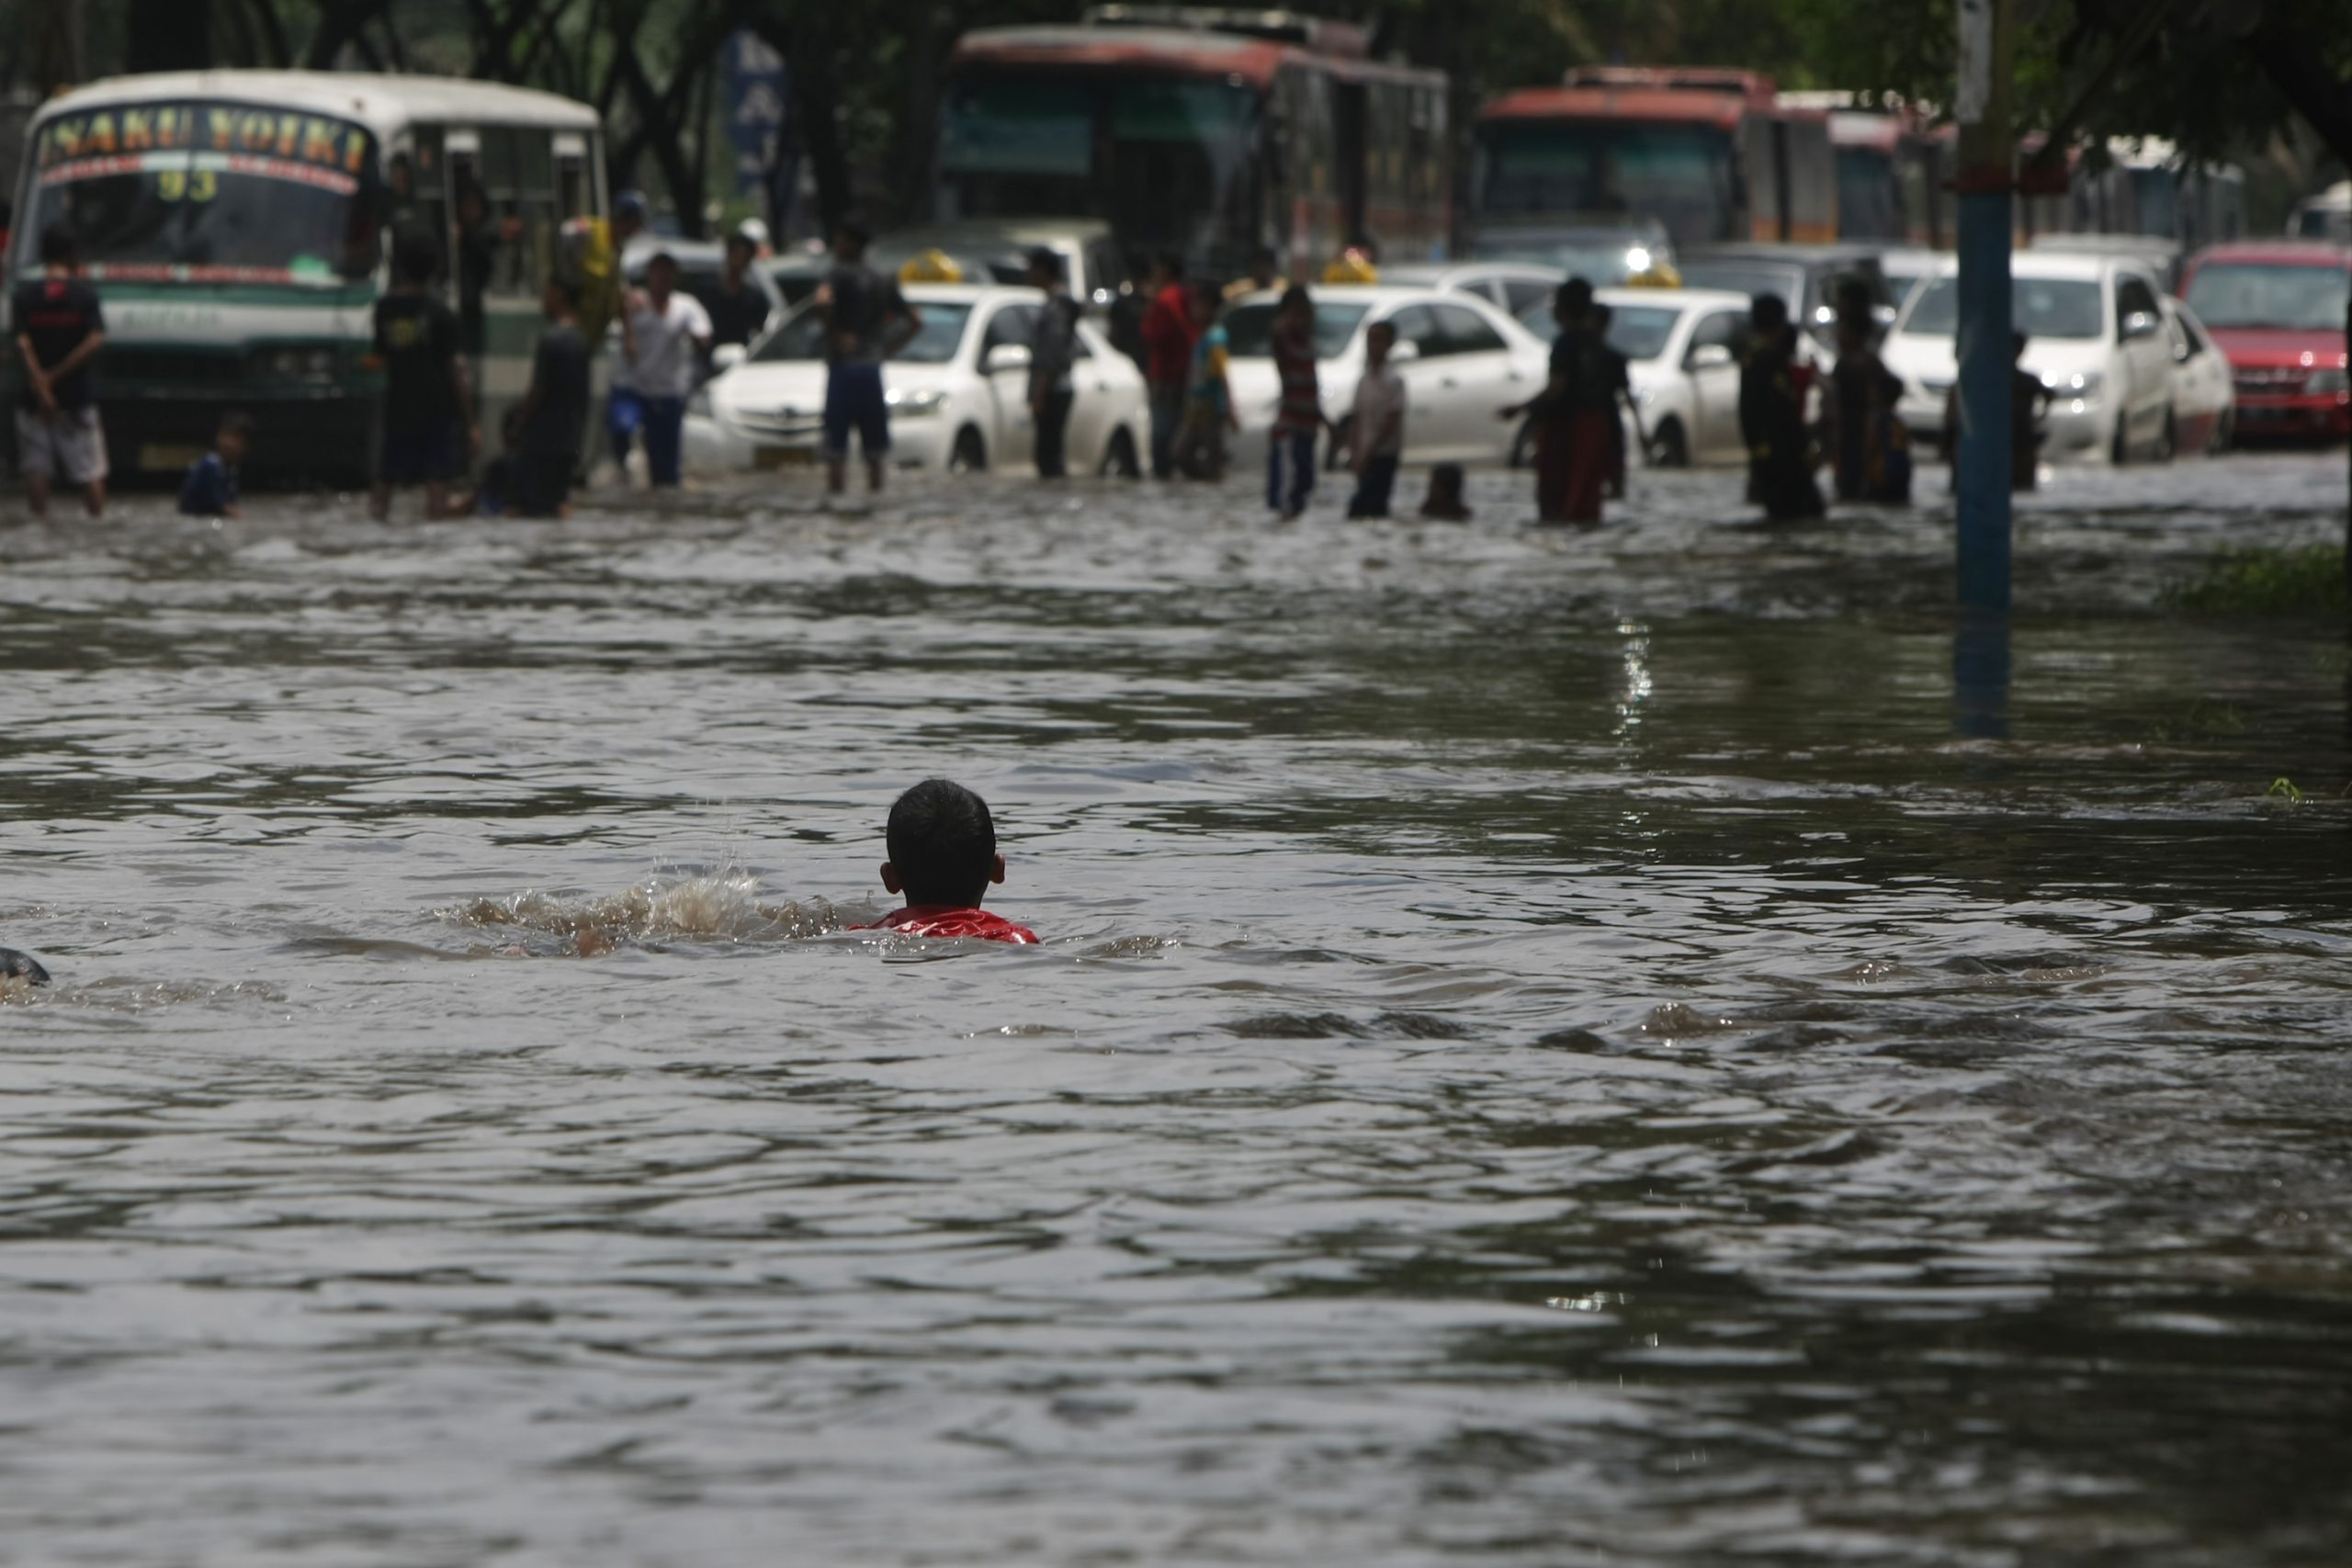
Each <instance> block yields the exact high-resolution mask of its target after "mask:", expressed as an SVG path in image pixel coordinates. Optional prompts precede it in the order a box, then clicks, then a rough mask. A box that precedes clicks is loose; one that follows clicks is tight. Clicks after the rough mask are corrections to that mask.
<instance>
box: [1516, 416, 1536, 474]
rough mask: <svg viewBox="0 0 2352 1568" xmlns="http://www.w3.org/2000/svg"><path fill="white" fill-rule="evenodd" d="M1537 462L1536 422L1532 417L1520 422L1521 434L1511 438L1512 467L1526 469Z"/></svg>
mask: <svg viewBox="0 0 2352 1568" xmlns="http://www.w3.org/2000/svg"><path fill="white" fill-rule="evenodd" d="M1534 461H1535V421H1534V419H1533V418H1532V416H1531V417H1530V418H1527V419H1522V420H1521V421H1520V422H1519V434H1516V435H1513V436H1512V437H1511V438H1510V466H1511V467H1512V468H1526V467H1528V466H1529V465H1530V464H1532V463H1533V462H1534Z"/></svg>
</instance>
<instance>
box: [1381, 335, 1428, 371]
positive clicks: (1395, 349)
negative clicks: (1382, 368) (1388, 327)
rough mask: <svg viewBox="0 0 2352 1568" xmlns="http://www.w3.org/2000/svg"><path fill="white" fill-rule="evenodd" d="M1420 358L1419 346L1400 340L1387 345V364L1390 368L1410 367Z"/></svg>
mask: <svg viewBox="0 0 2352 1568" xmlns="http://www.w3.org/2000/svg"><path fill="white" fill-rule="evenodd" d="M1420 356H1421V345H1420V344H1417V343H1408V342H1406V341H1404V340H1403V339H1401V338H1400V339H1398V340H1397V342H1395V343H1392V344H1389V345H1388V363H1389V364H1390V365H1392V366H1393V365H1410V364H1411V363H1412V362H1413V361H1414V360H1416V359H1419V357H1420Z"/></svg>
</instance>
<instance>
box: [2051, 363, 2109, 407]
mask: <svg viewBox="0 0 2352 1568" xmlns="http://www.w3.org/2000/svg"><path fill="white" fill-rule="evenodd" d="M2102 379H2103V378H2101V377H2100V375H2099V373H2098V371H2096V370H2086V371H2084V372H2082V373H2081V374H2079V375H2074V376H2044V377H2043V378H2041V384H2042V385H2043V386H2045V387H2047V388H2049V389H2050V394H2051V396H2052V397H2057V398H2080V399H2082V400H2085V401H2088V400H2091V399H2092V398H2096V397H2098V389H2099V385H2100V382H2101V380H2102Z"/></svg>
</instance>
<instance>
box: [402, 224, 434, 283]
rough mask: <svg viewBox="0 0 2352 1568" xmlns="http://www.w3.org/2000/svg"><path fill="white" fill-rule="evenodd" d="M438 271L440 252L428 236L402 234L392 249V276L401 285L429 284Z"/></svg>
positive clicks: (430, 236)
mask: <svg viewBox="0 0 2352 1568" xmlns="http://www.w3.org/2000/svg"><path fill="white" fill-rule="evenodd" d="M440 270H441V252H440V250H439V248H438V247H436V246H435V244H434V243H433V236H432V235H430V234H418V233H413V232H412V233H407V234H402V235H401V237H400V243H397V244H395V245H394V246H393V247H392V276H394V277H396V278H398V279H399V280H400V281H401V282H402V283H430V282H432V281H433V275H434V274H435V273H436V272H438V271H440Z"/></svg>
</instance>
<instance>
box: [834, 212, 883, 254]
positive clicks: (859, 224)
mask: <svg viewBox="0 0 2352 1568" xmlns="http://www.w3.org/2000/svg"><path fill="white" fill-rule="evenodd" d="M833 233H834V236H835V237H836V238H838V239H843V240H847V241H848V242H849V243H851V244H853V245H855V246H856V247H857V248H858V249H859V250H861V251H862V250H864V249H865V247H866V246H868V245H870V244H872V243H874V231H873V229H872V228H871V227H870V226H869V225H868V224H867V223H866V221H865V219H863V218H857V217H850V218H844V219H842V220H841V221H840V222H838V223H836V224H834V225H833Z"/></svg>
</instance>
